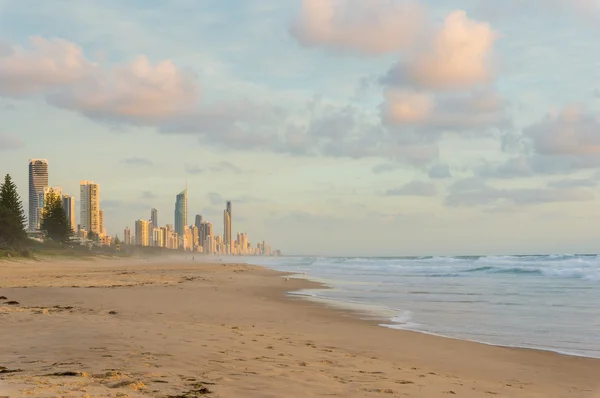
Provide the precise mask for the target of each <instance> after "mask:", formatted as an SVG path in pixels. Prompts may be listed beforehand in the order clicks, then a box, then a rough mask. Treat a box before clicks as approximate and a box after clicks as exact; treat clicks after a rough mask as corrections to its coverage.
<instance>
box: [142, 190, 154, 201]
mask: <svg viewBox="0 0 600 398" xmlns="http://www.w3.org/2000/svg"><path fill="white" fill-rule="evenodd" d="M156 198H157V196H156V195H155V194H154V193H153V192H151V191H144V192H142V199H156Z"/></svg>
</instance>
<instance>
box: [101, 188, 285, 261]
mask: <svg viewBox="0 0 600 398" xmlns="http://www.w3.org/2000/svg"><path fill="white" fill-rule="evenodd" d="M186 185H187V184H186ZM187 200H188V197H187V187H186V189H184V190H183V191H182V192H180V193H179V194H177V195H176V197H175V211H174V217H173V224H168V223H167V224H165V225H160V224H159V223H158V210H157V209H156V208H152V209H151V210H150V219H149V220H145V219H138V220H136V221H135V222H134V228H133V230H132V229H131V228H129V226H126V227H125V228H124V230H123V241H122V242H123V244H124V245H135V246H143V247H158V248H166V249H173V250H183V251H187V252H193V253H198V254H204V255H217V256H280V255H281V251H280V250H274V249H273V248H272V247H271V245H270V244H268V243H267V242H266V241H264V240H263V241H257V243H256V246H253V244H252V243H251V241H250V240H249V238H248V234H247V233H245V232H238V233H237V239H235V240H232V236H231V235H232V232H231V231H232V218H233V213H232V204H231V201H226V202H225V210H224V211H223V215H224V217H223V235H222V236H219V235H215V234H214V231H213V228H212V223H211V222H210V221H204V218H203V216H202V215H201V214H196V216H195V218H194V224H191V225H187V224H185V220H187ZM179 231H181V232H179ZM107 242H110V241H107Z"/></svg>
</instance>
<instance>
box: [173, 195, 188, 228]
mask: <svg viewBox="0 0 600 398" xmlns="http://www.w3.org/2000/svg"><path fill="white" fill-rule="evenodd" d="M186 225H187V188H186V189H184V190H183V191H181V192H180V193H179V194H178V195H177V197H176V199H175V232H177V234H178V235H179V236H180V237H183V236H184V235H185V227H186Z"/></svg>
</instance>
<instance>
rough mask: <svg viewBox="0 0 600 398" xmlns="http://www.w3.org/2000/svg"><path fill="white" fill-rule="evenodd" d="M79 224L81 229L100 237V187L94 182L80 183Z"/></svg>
mask: <svg viewBox="0 0 600 398" xmlns="http://www.w3.org/2000/svg"><path fill="white" fill-rule="evenodd" d="M79 193H80V199H79V207H80V210H81V214H80V220H79V224H80V225H81V229H84V230H86V231H87V232H93V233H95V234H97V235H99V234H100V233H101V232H102V231H100V185H98V184H96V183H95V182H93V181H80V182H79Z"/></svg>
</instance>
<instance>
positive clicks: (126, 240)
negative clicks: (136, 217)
mask: <svg viewBox="0 0 600 398" xmlns="http://www.w3.org/2000/svg"><path fill="white" fill-rule="evenodd" d="M123 244H124V245H132V244H133V239H132V236H131V230H130V229H129V227H126V228H125V230H124V231H123Z"/></svg>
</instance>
